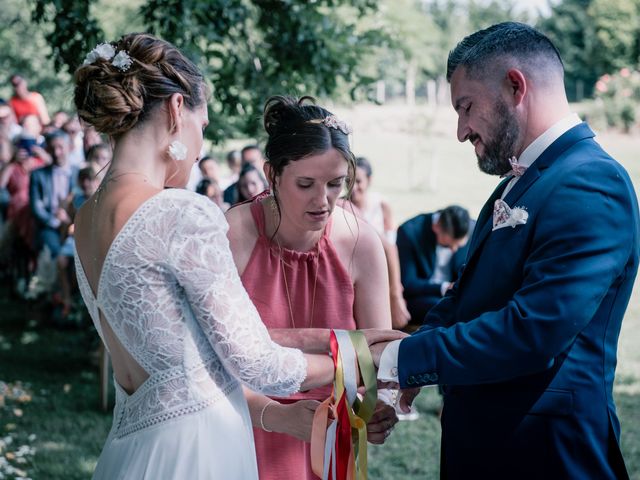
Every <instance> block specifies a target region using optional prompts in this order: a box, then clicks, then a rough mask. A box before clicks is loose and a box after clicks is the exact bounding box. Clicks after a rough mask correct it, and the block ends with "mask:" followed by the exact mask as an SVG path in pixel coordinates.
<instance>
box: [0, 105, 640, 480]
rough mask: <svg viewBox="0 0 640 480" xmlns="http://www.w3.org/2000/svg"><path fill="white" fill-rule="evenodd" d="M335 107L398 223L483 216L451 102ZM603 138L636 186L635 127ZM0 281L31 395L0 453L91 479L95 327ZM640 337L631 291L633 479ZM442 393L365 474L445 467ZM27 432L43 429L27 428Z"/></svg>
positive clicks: (420, 401) (97, 422)
mask: <svg viewBox="0 0 640 480" xmlns="http://www.w3.org/2000/svg"><path fill="white" fill-rule="evenodd" d="M336 110H337V111H338V112H337V113H339V114H340V115H341V116H343V117H344V118H345V119H346V120H348V121H350V122H351V123H352V124H353V126H354V130H355V132H356V133H355V135H354V138H353V148H354V152H355V153H356V154H357V155H365V156H368V157H369V158H370V160H371V161H372V163H373V166H374V177H375V178H374V188H375V189H376V190H378V191H380V192H381V193H383V194H384V195H385V196H386V197H387V199H388V200H389V202H390V204H391V205H392V207H393V208H394V211H395V215H396V220H397V222H401V221H404V220H405V219H407V218H409V217H411V216H413V215H415V214H417V213H419V212H424V211H432V210H435V209H437V208H441V207H444V206H446V205H449V204H452V203H457V204H460V205H463V206H465V207H467V208H469V209H470V211H471V212H472V213H473V215H477V214H478V212H479V210H480V208H481V206H482V204H483V203H484V200H485V199H486V198H487V196H488V195H489V194H490V193H491V191H492V190H493V188H494V186H495V184H496V182H497V179H496V178H494V177H490V176H487V175H484V174H482V173H480V172H479V171H478V169H477V166H476V160H475V157H474V155H473V151H472V148H471V147H470V146H469V145H468V144H464V145H462V144H459V143H458V142H457V141H456V140H455V117H454V116H453V114H452V112H451V109H450V108H448V107H441V108H440V109H439V110H437V111H434V110H429V109H427V108H414V109H408V108H406V107H400V106H389V107H374V106H361V107H357V108H355V109H349V110H347V109H336ZM435 118H437V121H436V120H434V119H435ZM600 141H601V143H602V144H603V145H604V146H605V148H607V149H608V151H609V152H610V153H611V154H613V155H614V156H615V157H616V158H618V160H620V161H621V163H623V164H624V165H625V166H626V167H627V169H628V170H629V172H630V174H631V175H632V178H633V179H634V182H635V184H636V185H639V182H640V163H638V162H637V160H636V158H637V150H638V147H637V146H638V143H639V142H638V138H637V137H636V138H633V137H625V136H622V135H616V134H607V135H603V136H602V138H601V139H600ZM5 290H6V289H5V288H4V286H3V287H0V380H1V381H4V382H7V383H14V382H17V381H20V382H22V383H23V385H24V387H25V388H26V389H27V390H29V392H30V393H31V400H30V401H27V402H23V403H20V402H17V401H15V400H11V399H8V398H7V399H5V402H6V405H5V406H4V407H0V441H1V440H2V438H5V437H7V436H10V437H11V438H13V444H11V445H9V446H6V447H5V448H4V450H3V449H2V447H1V445H0V454H2V455H4V454H6V453H7V452H14V451H15V450H16V449H17V447H18V446H19V445H22V444H26V445H30V446H33V447H35V449H36V452H35V455H32V456H28V458H27V462H26V463H24V464H16V463H15V462H12V464H14V465H16V466H19V467H20V468H21V469H23V470H25V471H26V473H27V474H28V475H29V477H30V478H32V479H34V480H58V479H60V480H62V479H64V480H70V479H86V478H90V476H91V472H92V471H93V468H94V466H95V463H96V461H97V458H98V455H99V453H100V449H101V448H102V445H103V443H104V440H105V438H106V436H107V433H108V430H109V428H110V424H111V415H110V413H102V412H100V411H99V410H98V368H97V366H96V365H95V364H94V363H93V362H92V353H93V352H94V351H95V348H96V345H97V343H96V339H97V335H96V334H95V332H93V331H92V330H91V328H86V329H75V330H59V329H54V328H46V327H43V326H42V325H43V323H45V322H43V319H42V318H41V314H40V310H39V309H38V308H37V306H33V305H25V304H22V303H18V302H13V301H9V300H8V299H6V298H4V295H5V294H4V293H3V292H4V291H5ZM638 345H640V297H639V296H638V294H637V293H636V294H635V295H634V296H633V298H632V300H631V304H630V305H629V309H628V311H627V316H626V318H625V322H624V324H623V328H622V333H621V336H620V342H619V354H618V358H619V364H618V374H617V378H616V385H615V390H614V393H615V397H616V401H617V406H618V413H619V417H620V421H621V424H622V448H623V453H624V456H625V460H626V462H627V466H628V468H629V470H630V473H631V478H632V479H635V480H640V348H638ZM439 402H440V398H439V396H438V395H437V393H436V391H435V390H434V389H425V390H423V392H422V393H421V394H420V396H419V397H418V398H417V400H416V406H417V409H418V411H419V412H420V413H421V416H420V418H419V419H418V420H417V421H414V422H402V423H400V424H399V425H397V427H396V428H395V431H394V433H393V435H391V437H390V438H389V439H388V440H387V443H386V444H385V445H384V446H371V447H370V449H369V456H370V461H369V465H370V469H369V474H370V478H372V479H427V480H429V479H435V478H438V463H439V455H440V446H439V443H440V424H439V421H438V417H437V413H436V412H437V409H438V407H439ZM16 409H18V413H19V414H20V413H21V416H17V415H16V414H15V413H16ZM31 434H35V436H36V437H35V438H33V437H31V439H30V438H29V436H30V435H31ZM1 471H2V470H0V472H1ZM8 478H11V477H8Z"/></svg>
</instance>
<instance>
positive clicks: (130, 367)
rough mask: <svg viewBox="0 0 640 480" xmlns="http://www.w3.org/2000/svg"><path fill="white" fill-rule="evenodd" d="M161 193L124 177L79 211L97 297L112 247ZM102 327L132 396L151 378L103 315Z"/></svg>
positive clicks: (80, 239) (80, 242)
mask: <svg viewBox="0 0 640 480" xmlns="http://www.w3.org/2000/svg"><path fill="white" fill-rule="evenodd" d="M114 177H115V176H114ZM131 177H133V175H131ZM160 191H161V190H158V189H157V188H155V187H153V186H151V185H149V184H147V183H146V182H145V181H144V180H141V179H140V178H137V179H136V178H127V179H125V178H124V176H122V177H120V178H116V179H115V180H114V181H111V182H110V181H109V180H108V179H107V180H105V183H103V186H101V188H100V189H98V191H97V192H96V193H95V194H94V195H93V196H92V197H91V198H90V199H89V200H88V201H87V202H86V203H85V204H84V205H83V206H82V208H81V209H80V210H79V211H78V214H77V215H76V219H75V240H76V250H77V253H78V256H79V258H80V262H81V263H82V267H83V269H84V273H85V275H86V278H87V280H88V282H89V285H90V286H91V290H92V291H93V295H94V297H96V296H97V293H98V287H99V282H100V275H101V273H102V267H103V265H104V260H105V257H106V256H107V253H108V252H109V249H110V248H111V244H112V243H113V241H114V240H115V238H116V237H117V236H118V234H119V233H120V231H121V230H122V227H124V225H125V224H126V223H127V222H128V221H129V219H130V218H131V216H132V215H133V214H134V213H135V212H136V211H137V210H138V208H140V206H141V205H142V204H143V203H145V202H146V201H147V200H149V199H150V198H151V197H153V196H154V195H156V194H157V193H159V192H160ZM100 325H101V327H102V332H103V337H104V342H105V343H106V346H107V350H108V351H109V354H110V355H111V362H112V365H113V372H114V376H115V378H116V381H117V382H118V383H119V384H120V386H121V387H122V388H123V389H124V390H125V391H126V392H127V393H128V394H132V393H133V392H135V391H136V390H137V389H138V387H139V386H140V385H142V383H143V382H144V381H145V380H146V379H147V378H149V374H148V373H147V372H145V370H144V369H143V368H142V367H141V366H140V365H139V364H138V363H137V362H136V361H135V360H134V359H133V357H132V356H131V354H129V352H127V350H126V349H125V348H124V347H123V346H122V344H121V343H120V341H119V340H118V338H117V337H116V335H115V334H114V332H113V330H112V329H111V327H110V326H109V323H108V322H107V321H105V319H104V316H103V315H102V312H100Z"/></svg>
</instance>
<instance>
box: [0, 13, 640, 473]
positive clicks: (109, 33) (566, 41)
mask: <svg viewBox="0 0 640 480" xmlns="http://www.w3.org/2000/svg"><path fill="white" fill-rule="evenodd" d="M506 20H515V21H522V22H525V23H528V24H531V25H534V26H536V27H538V28H539V29H541V30H542V31H543V32H544V33H546V34H547V35H548V36H549V37H550V38H551V39H552V41H553V42H554V43H555V45H556V46H557V47H558V49H559V50H560V53H561V55H562V57H563V60H564V63H565V69H566V89H567V94H568V96H569V99H570V100H571V101H572V102H573V103H572V106H573V109H574V110H575V111H576V112H577V113H578V114H579V115H580V116H581V117H582V118H583V119H586V120H587V121H589V123H590V124H591V126H592V128H594V130H595V131H596V132H597V134H598V136H597V140H598V141H599V142H600V143H601V144H602V145H603V146H604V147H605V149H606V150H607V151H608V152H609V153H610V154H611V155H612V156H614V157H615V158H616V159H618V160H619V161H620V162H621V163H622V164H623V165H624V166H625V167H626V168H627V170H628V171H629V173H630V174H631V176H632V179H633V181H634V184H635V185H636V188H637V187H638V186H639V185H640V183H639V182H640V165H639V163H638V153H639V152H640V116H639V114H640V71H639V70H640V0H554V1H551V2H549V1H546V0H529V1H523V0H520V1H510V0H494V1H475V0H474V1H465V0H446V1H444V0H424V1H418V0H382V1H374V0H352V1H345V0H315V1H314V0H306V1H304V0H255V1H249V0H2V2H1V7H0V25H1V26H2V28H1V29H0V98H3V99H5V100H8V99H9V98H11V96H12V95H13V89H14V87H13V85H12V81H11V80H12V78H13V77H14V75H15V74H18V75H20V77H21V78H23V79H25V80H26V81H27V82H28V87H29V89H30V90H31V91H35V92H39V93H40V94H41V95H42V97H43V98H44V99H45V101H46V105H47V108H48V111H49V112H50V113H52V114H53V113H54V112H58V111H61V112H64V113H66V114H68V115H69V116H71V117H72V116H73V115H74V111H73V104H72V94H73V80H72V76H73V71H74V70H75V68H76V67H77V66H78V65H80V64H81V62H82V61H83V59H84V57H85V55H86V54H87V52H89V51H90V50H91V49H92V48H94V47H95V45H96V44H98V43H100V42H103V41H111V40H115V39H117V38H118V37H119V36H120V35H122V34H124V33H128V32H132V31H150V32H153V33H155V34H157V35H159V36H161V37H162V38H165V39H167V40H169V41H171V42H173V43H175V44H176V45H178V46H179V47H180V48H182V49H183V50H184V51H185V52H186V53H187V55H188V56H189V57H190V58H192V59H194V60H195V61H196V62H197V63H198V65H199V66H200V67H201V68H202V69H203V71H204V72H205V76H206V78H207V82H208V83H209V85H210V87H211V99H210V107H209V108H210V111H209V116H210V120H211V124H210V126H209V127H208V129H207V131H206V137H207V153H209V154H210V155H211V156H212V157H213V158H214V159H215V160H216V162H217V163H218V164H219V168H220V171H221V172H223V173H228V171H227V169H228V166H227V164H226V163H225V158H226V154H227V153H228V152H229V151H231V150H234V149H240V148H242V147H243V146H245V145H250V144H258V145H259V146H260V145H263V143H262V142H263V140H264V134H263V132H262V130H261V112H262V108H263V105H264V101H265V100H266V99H267V98H268V97H269V96H270V95H274V94H291V95H312V96H314V97H316V98H317V99H318V101H319V102H320V103H321V104H323V105H326V106H328V107H329V109H330V110H332V111H333V112H334V113H336V114H338V115H339V116H340V117H342V118H344V119H345V120H346V121H347V122H349V123H350V124H352V126H353V129H354V134H353V136H352V149H353V151H354V153H355V154H356V155H357V156H365V157H367V158H368V159H369V160H370V162H371V164H372V167H373V175H372V184H371V185H372V187H371V188H372V189H374V190H375V191H376V192H379V193H380V194H381V195H383V196H384V197H385V199H386V200H387V201H388V203H389V205H390V206H391V208H392V210H393V215H394V220H395V223H396V224H400V223H402V222H403V221H404V220H406V219H408V218H410V217H412V216H414V215H416V214H418V213H421V212H430V211H434V210H437V209H439V208H443V207H445V206H447V205H450V204H453V203H455V204H459V205H462V206H464V207H466V208H468V209H469V211H470V212H471V214H472V216H473V217H476V216H477V214H478V212H479V211H480V208H481V207H482V205H483V203H484V201H485V199H486V198H487V197H488V195H489V194H490V193H491V191H492V190H493V188H494V187H495V185H496V183H497V178H495V177H489V176H487V175H484V174H482V173H480V172H479V171H478V169H477V166H476V159H475V155H474V153H473V149H472V147H471V146H470V145H467V144H460V143H458V142H457V140H456V136H455V128H456V116H455V112H454V111H453V109H452V108H451V106H450V103H449V89H448V84H447V83H446V80H445V78H444V75H445V69H446V59H447V55H448V52H449V50H450V49H452V48H453V47H454V46H455V44H456V43H457V42H458V41H459V40H460V39H461V38H462V37H464V36H465V35H467V34H469V33H471V32H473V31H475V30H478V29H480V28H484V27H487V26H489V25H491V24H493V23H497V22H501V21H506ZM0 108H1V107H0ZM576 214H577V215H579V214H580V212H576ZM1 250H2V248H1V245H0V251H1ZM9 263H10V262H9ZM9 263H7V260H6V259H3V258H2V254H1V253H0V479H2V478H32V479H63V478H64V479H84V478H90V476H91V472H92V471H93V468H94V466H95V462H96V460H97V455H98V454H99V452H100V449H101V447H102V444H103V443H104V440H105V438H106V435H107V433H108V429H109V427H110V424H111V414H110V412H109V410H108V409H109V407H110V402H112V399H111V398H109V397H107V398H106V404H107V410H106V411H104V410H103V409H102V404H103V403H104V399H103V398H101V393H100V392H101V387H100V371H101V370H100V361H101V359H102V356H101V354H100V352H99V345H98V337H97V335H96V333H95V331H94V330H93V327H92V325H91V322H90V320H88V319H87V315H86V313H85V312H84V310H83V306H82V304H81V300H80V301H78V299H77V298H76V299H74V304H73V305H72V308H71V311H70V312H67V313H68V315H66V316H64V317H60V316H59V315H58V314H57V313H56V311H55V309H54V306H52V302H51V297H50V295H49V294H48V293H47V292H46V291H44V289H39V286H38V284H37V282H35V283H34V282H33V277H32V283H34V285H28V286H25V285H23V286H21V287H20V288H18V285H16V284H15V282H16V277H15V276H14V275H13V273H12V272H10V271H9V267H7V265H8V264H9ZM41 273H42V272H41ZM42 276H46V272H45V273H42ZM35 277H36V279H37V275H36V276H35ZM638 344H640V298H639V297H638V294H637V292H636V294H634V297H633V298H632V300H631V304H630V306H629V309H628V311H627V318H626V319H625V322H624V324H623V330H622V333H621V337H620V345H619V355H618V360H619V365H618V373H617V378H616V386H615V395H616V400H617V404H618V409H619V416H620V419H621V423H622V448H623V452H624V455H625V459H626V461H627V467H628V469H629V471H630V474H631V477H632V478H633V479H640V350H639V349H638V348H637V345H638ZM417 408H418V411H419V412H420V414H421V415H420V417H419V418H418V420H416V421H414V422H401V423H400V424H399V425H398V427H397V428H396V429H395V431H394V434H393V435H392V436H391V437H390V438H389V440H388V442H387V444H386V445H385V446H382V447H370V450H369V456H370V461H369V464H370V470H369V474H370V478H373V479H396V478H397V479H414V478H415V479H435V478H438V461H439V436H440V427H439V420H438V416H437V413H438V411H439V408H440V398H439V396H438V395H437V393H435V392H434V391H433V390H428V391H425V392H423V393H422V394H421V395H420V397H419V398H418V401H417Z"/></svg>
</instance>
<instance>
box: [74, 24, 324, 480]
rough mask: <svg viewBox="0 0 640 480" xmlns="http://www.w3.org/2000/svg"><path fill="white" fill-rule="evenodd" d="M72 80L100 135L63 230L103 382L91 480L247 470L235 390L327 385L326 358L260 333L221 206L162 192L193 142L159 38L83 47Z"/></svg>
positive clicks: (178, 76)
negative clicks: (102, 162)
mask: <svg viewBox="0 0 640 480" xmlns="http://www.w3.org/2000/svg"><path fill="white" fill-rule="evenodd" d="M75 80H76V87H75V94H74V97H75V104H76V107H77V109H78V113H79V115H80V117H81V118H82V120H83V121H85V122H86V123H88V124H90V125H92V126H94V127H95V128H96V130H98V131H99V132H102V133H104V134H107V135H109V136H110V137H111V138H112V139H113V141H114V154H113V161H112V164H111V166H110V168H109V171H108V172H107V174H106V176H105V178H104V180H103V182H102V184H101V185H100V187H99V188H98V190H97V191H96V193H95V194H94V195H93V196H92V197H91V198H90V199H89V201H87V202H86V203H85V205H84V206H83V207H82V208H81V209H80V211H79V212H78V214H77V217H76V230H75V232H76V244H77V254H76V258H75V265H76V270H77V276H78V280H79V284H80V289H81V292H82V296H83V298H84V300H85V303H86V304H87V307H88V309H89V312H90V314H91V317H92V319H93V322H94V323H95V326H96V329H97V330H98V333H99V334H100V337H101V338H102V340H103V341H104V343H105V344H106V346H107V348H108V350H109V352H110V354H111V358H112V362H113V369H114V377H115V385H116V406H115V410H114V419H113V427H112V429H111V432H110V433H109V437H108V439H107V441H106V445H105V447H104V449H103V451H102V454H101V456H100V459H99V461H98V465H97V467H96V471H95V473H94V478H97V479H103V478H104V479H115V478H132V479H143V478H148V479H185V478H193V479H196V478H197V479H214V478H215V479H219V478H225V479H251V478H257V468H256V460H255V453H254V446H253V436H252V431H251V419H250V417H249V412H248V409H247V404H246V401H245V399H244V396H243V394H242V388H241V384H244V385H247V386H248V387H250V388H251V389H253V390H255V391H258V392H261V393H263V394H268V395H278V396H287V395H290V394H293V393H295V392H297V391H299V390H301V389H309V388H315V387H318V386H321V385H325V384H328V383H330V382H331V381H332V379H333V363H332V361H331V360H330V359H329V357H328V356H326V355H310V354H303V353H302V352H301V351H299V350H296V349H292V348H285V347H281V346H279V345H277V344H275V343H273V342H272V341H271V339H270V337H269V334H268V332H267V330H266V328H265V326H264V324H263V323H262V322H261V321H260V318H259V317H258V314H257V312H256V309H255V307H254V306H253V304H252V302H251V300H250V299H249V297H248V296H247V294H246V293H245V290H244V289H243V287H242V284H241V282H240V279H239V277H238V273H237V270H236V268H235V266H234V263H233V259H232V256H231V253H230V250H229V246H228V242H227V238H226V232H227V223H226V221H225V219H224V216H223V214H222V213H221V212H220V210H219V209H218V208H217V207H215V206H214V205H213V203H211V202H210V201H209V200H208V199H207V198H206V197H202V196H199V195H197V194H195V193H191V192H187V191H185V190H182V189H171V188H170V189H165V187H166V186H170V187H183V186H184V185H185V184H186V181H187V179H188V176H189V172H190V171H191V167H192V165H193V163H194V161H196V159H197V156H198V153H199V152H200V149H201V147H202V139H203V137H202V134H203V130H204V128H205V127H206V125H207V122H208V120H207V106H206V100H205V97H206V92H205V85H204V83H203V78H202V75H201V73H200V72H199V71H198V70H197V68H196V67H195V66H194V65H193V64H192V63H191V62H190V61H189V60H188V59H186V58H185V57H184V56H183V55H182V54H181V52H180V51H178V50H177V49H176V48H175V47H174V46H172V45H171V44H169V43H166V42H164V41H162V40H159V39H157V38H155V37H153V36H151V35H148V34H130V35H126V36H124V37H122V39H120V40H119V41H118V42H115V43H112V44H101V45H99V46H98V47H96V48H95V49H94V50H93V51H92V52H91V53H90V54H89V55H88V56H87V59H86V60H85V63H84V65H83V66H81V67H80V68H79V69H78V70H77V71H76V74H75Z"/></svg>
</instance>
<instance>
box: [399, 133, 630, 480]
mask: <svg viewBox="0 0 640 480" xmlns="http://www.w3.org/2000/svg"><path fill="white" fill-rule="evenodd" d="M593 136H594V134H593V132H592V131H591V130H590V129H589V127H588V126H587V125H586V124H584V123H583V124H580V125H578V126H576V127H574V128H572V129H571V130H569V131H568V132H566V133H565V134H564V135H562V136H561V137H560V138H558V139H557V140H556V141H555V142H554V143H553V144H552V145H551V146H550V147H549V148H548V149H547V150H545V151H544V152H543V154H542V155H541V156H540V157H539V158H538V159H537V160H536V162H534V164H533V165H532V166H531V167H530V168H529V169H528V170H527V171H526V173H525V174H524V175H523V176H522V177H521V178H520V180H519V181H518V182H517V183H516V184H515V186H514V187H513V189H512V190H511V191H510V192H509V193H508V194H507V195H506V197H505V198H504V200H505V202H506V203H507V204H508V205H510V206H511V207H516V206H517V207H523V208H526V209H527V211H528V214H529V217H528V221H527V222H526V224H524V225H518V226H516V227H514V228H511V227H506V228H502V229H499V230H495V231H492V210H493V202H494V200H495V199H496V198H499V197H500V194H501V192H502V191H503V190H504V186H505V183H506V181H504V182H502V184H501V185H500V186H499V187H498V189H496V192H494V194H493V195H492V197H491V198H490V199H489V201H488V202H487V203H486V204H485V206H484V208H483V209H482V212H481V213H480V218H479V219H478V222H477V225H476V229H475V232H474V235H473V237H472V239H471V245H470V247H469V253H468V257H467V264H466V266H465V267H464V269H463V271H462V274H461V276H460V278H459V279H458V282H456V285H455V287H454V288H453V289H452V290H451V291H450V292H449V293H448V294H447V295H446V296H445V297H444V298H443V300H441V301H440V302H439V303H438V305H436V306H435V307H434V308H433V309H432V310H431V312H430V314H429V316H428V322H429V325H427V326H425V327H423V328H422V329H421V330H419V331H418V332H417V333H416V334H414V335H413V336H411V337H408V338H406V339H404V340H402V342H401V344H400V350H399V360H398V371H399V377H400V384H401V386H402V387H411V386H418V385H428V384H436V383H439V384H443V385H445V387H444V391H445V396H444V398H445V400H444V402H445V403H444V411H443V417H442V466H441V475H442V476H443V477H444V478H456V479H457V478H460V479H463V478H464V479H468V478H492V479H503V478H504V479H516V478H517V479H540V478H544V479H547V478H549V479H554V480H555V479H578V478H579V479H582V478H585V479H586V478H589V479H591V478H593V479H595V478H598V479H609V478H627V473H626V470H625V467H624V462H623V460H622V456H621V454H620V448H619V444H618V440H619V436H620V426H619V422H618V419H617V416H616V409H615V405H614V402H613V397H612V390H613V380H614V373H615V367H616V349H617V342H618V335H619V333H620V326H621V323H622V319H623V317H624V313H625V310H626V307H627V304H628V302H629V297H630V295H631V290H632V287H633V283H634V279H635V277H636V272H637V269H638V256H639V249H640V248H639V236H640V234H639V221H638V204H637V199H636V195H635V192H634V189H633V186H632V183H631V181H630V179H629V176H628V175H627V172H626V171H625V170H624V169H623V168H622V166H620V165H619V164H618V163H617V162H616V161H615V160H613V159H612V158H611V157H610V156H609V155H607V153H605V152H604V151H603V150H602V148H601V147H600V146H599V145H598V144H597V143H596V142H595V141H594V140H593ZM434 325H439V326H434Z"/></svg>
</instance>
